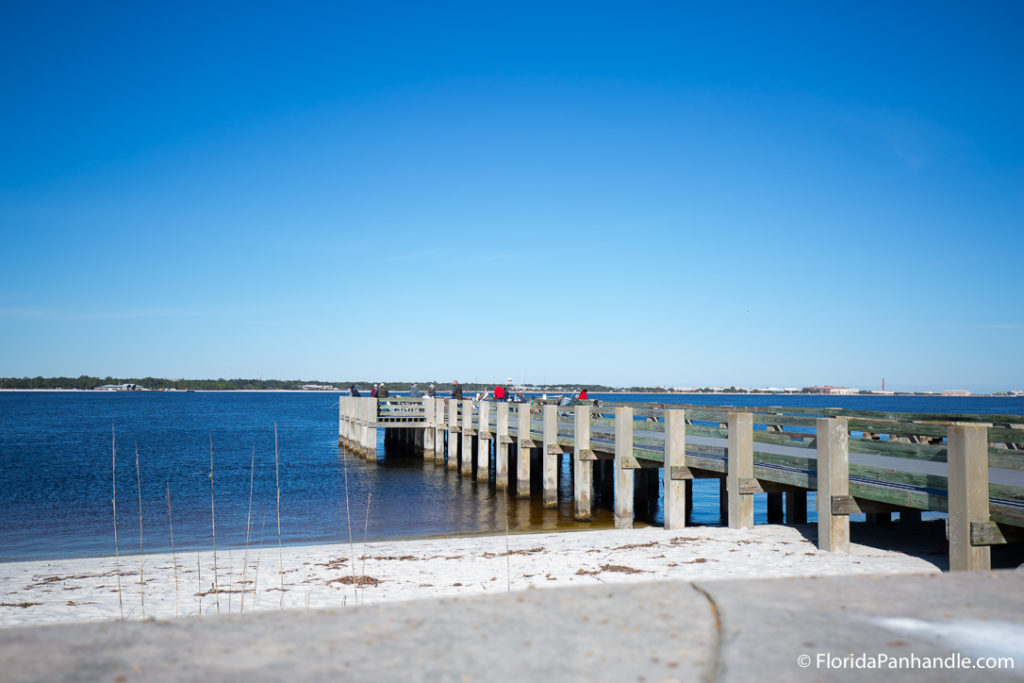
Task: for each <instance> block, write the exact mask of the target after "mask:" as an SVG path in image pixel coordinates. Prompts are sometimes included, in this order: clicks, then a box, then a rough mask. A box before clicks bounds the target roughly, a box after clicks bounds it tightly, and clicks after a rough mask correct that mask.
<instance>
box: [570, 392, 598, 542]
mask: <svg viewBox="0 0 1024 683" xmlns="http://www.w3.org/2000/svg"><path fill="white" fill-rule="evenodd" d="M573 419H574V420H575V422H574V424H573V450H572V516H573V519H575V520H576V521H577V522H589V521H590V519H591V518H592V516H593V509H592V507H591V496H592V493H593V488H594V453H593V451H591V450H590V406H576V414H575V415H574V416H573Z"/></svg>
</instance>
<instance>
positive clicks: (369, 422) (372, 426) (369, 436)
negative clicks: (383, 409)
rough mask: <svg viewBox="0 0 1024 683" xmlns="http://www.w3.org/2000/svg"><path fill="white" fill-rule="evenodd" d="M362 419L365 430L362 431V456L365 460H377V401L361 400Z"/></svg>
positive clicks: (370, 399)
mask: <svg viewBox="0 0 1024 683" xmlns="http://www.w3.org/2000/svg"><path fill="white" fill-rule="evenodd" d="M363 419H364V420H366V429H365V430H364V431H363V455H364V456H365V457H366V459H367V460H376V459H377V399H375V398H364V399H363Z"/></svg>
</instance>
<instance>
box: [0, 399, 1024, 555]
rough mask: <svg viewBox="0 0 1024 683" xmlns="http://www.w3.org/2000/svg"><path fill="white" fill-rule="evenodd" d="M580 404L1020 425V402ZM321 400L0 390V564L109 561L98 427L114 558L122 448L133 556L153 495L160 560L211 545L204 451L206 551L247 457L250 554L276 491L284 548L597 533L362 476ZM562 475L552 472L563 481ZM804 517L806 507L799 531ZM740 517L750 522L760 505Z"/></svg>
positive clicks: (705, 516)
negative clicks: (942, 415) (985, 416)
mask: <svg viewBox="0 0 1024 683" xmlns="http://www.w3.org/2000/svg"><path fill="white" fill-rule="evenodd" d="M596 397H598V398H602V399H607V400H620V401H621V400H630V401H654V402H665V403H695V404H704V405H730V404H739V405H792V406H812V407H813V406H818V407H820V406H826V407H842V408H861V409H870V410H892V411H898V410H902V411H910V412H985V413H991V412H994V413H1004V414H1021V415H1024V398H987V397H984V398H983V397H978V398H973V397H972V398H945V397H943V398H940V397H845V396H844V397H840V396H835V397H833V396H829V397H821V396H720V395H719V396H713V395H696V396H666V395H660V394H658V395H648V396H643V395H631V396H629V397H628V398H627V397H625V396H623V395H615V396H596ZM337 399H338V397H337V395H336V394H321V393H248V392H195V393H100V392H81V393H77V392H74V393H73V392H0V501H2V504H3V513H2V515H0V561H11V560H21V559H38V558H49V557H67V556H91V555H106V554H112V553H113V550H114V541H113V530H114V524H113V510H112V505H111V500H112V496H111V493H112V484H113V482H112V475H111V465H112V453H111V445H112V444H111V440H112V439H111V430H112V428H113V432H114V436H115V438H116V444H117V459H116V489H117V510H118V524H117V532H118V541H119V545H120V548H121V550H122V552H134V551H137V550H138V547H139V512H140V508H139V491H138V488H137V482H136V469H135V449H136V447H137V448H138V458H139V480H140V481H141V497H142V506H141V513H142V523H143V539H142V540H143V548H144V550H145V551H147V552H149V551H164V550H169V549H170V542H171V540H170V532H169V522H168V510H167V487H168V486H169V487H170V493H171V503H172V506H173V516H172V519H173V524H174V541H175V545H176V547H177V548H179V549H194V548H196V547H197V546H200V547H203V548H207V549H208V548H210V547H211V546H212V544H213V542H214V536H213V531H212V529H211V506H210V504H211V491H210V481H211V480H210V476H209V475H210V443H211V440H212V444H213V460H214V463H213V475H214V476H213V485H214V486H213V489H214V490H213V496H214V505H215V520H216V543H217V546H218V548H221V547H229V546H233V547H240V546H242V545H243V544H244V543H245V539H246V529H247V517H248V516H249V490H250V488H249V487H250V463H251V462H252V458H253V454H254V453H255V465H254V469H253V478H252V481H253V487H252V491H253V492H252V513H251V523H250V524H249V527H250V532H249V533H250V535H251V541H252V543H254V544H255V543H259V542H260V540H263V542H264V543H276V542H277V528H278V527H277V519H278V517H277V488H278V484H279V487H280V526H281V537H282V541H283V542H284V543H309V542H330V541H339V540H344V541H347V540H348V538H349V534H350V533H351V534H352V537H353V538H354V539H355V540H357V541H359V540H362V539H363V538H364V537H365V538H368V539H382V538H407V537H421V536H428V535H438V534H457V533H479V532H497V531H502V530H504V528H505V523H506V514H505V506H504V505H503V501H504V502H506V503H507V513H508V514H507V518H508V525H509V528H510V529H511V530H513V531H516V530H535V529H556V528H558V529H572V528H592V526H607V525H610V523H611V515H610V513H609V512H608V511H607V510H605V509H599V510H597V511H596V513H595V521H594V522H593V523H592V525H586V524H577V523H575V522H573V521H572V519H571V501H570V499H569V498H568V497H567V496H563V498H562V500H561V503H560V506H559V508H558V509H557V510H543V509H542V508H541V507H540V506H539V505H538V504H537V502H536V501H517V500H515V499H508V500H506V499H505V497H504V496H502V497H500V498H496V497H495V493H494V489H493V486H488V485H487V484H478V483H476V482H473V481H468V480H467V479H463V478H461V477H459V476H458V475H456V474H453V473H450V472H448V471H447V470H446V469H445V468H443V467H437V466H434V465H433V464H432V463H424V462H423V461H422V460H420V459H415V458H409V457H404V458H402V457H392V456H391V455H388V456H387V457H385V458H383V459H382V460H381V462H380V463H379V464H374V463H368V462H366V461H363V460H359V459H355V458H352V457H351V456H346V454H345V453H344V452H343V451H342V450H341V449H339V448H338V446H337V429H338V411H337ZM275 424H276V426H277V444H278V449H277V459H278V467H277V472H278V476H277V477H276V478H275V448H274V427H275ZM564 460H565V462H567V461H568V458H566V459H564ZM567 477H568V467H567V465H566V466H565V467H564V468H563V480H564V479H566V478H567ZM346 478H347V485H346ZM813 504H814V503H813V497H812V498H811V499H810V501H809V503H808V508H809V512H811V515H812V518H813ZM755 515H756V519H757V521H764V516H765V510H764V500H763V496H761V497H759V498H758V500H757V502H756V509H755ZM654 521H658V514H657V513H656V514H655V520H654ZM694 521H696V522H698V523H708V524H715V523H718V521H719V519H718V486H717V482H716V481H713V480H699V481H697V482H696V484H695V488H694Z"/></svg>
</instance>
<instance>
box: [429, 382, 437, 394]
mask: <svg viewBox="0 0 1024 683" xmlns="http://www.w3.org/2000/svg"><path fill="white" fill-rule="evenodd" d="M427 396H429V397H430V398H434V397H435V396H437V389H435V388H434V383H433V382H431V383H430V386H429V387H427Z"/></svg>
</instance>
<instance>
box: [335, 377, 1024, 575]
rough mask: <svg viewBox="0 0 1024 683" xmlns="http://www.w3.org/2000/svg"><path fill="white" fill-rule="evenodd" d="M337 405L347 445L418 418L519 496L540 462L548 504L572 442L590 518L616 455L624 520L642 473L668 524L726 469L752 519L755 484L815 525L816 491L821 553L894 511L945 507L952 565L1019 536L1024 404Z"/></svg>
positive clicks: (441, 441) (734, 507)
mask: <svg viewBox="0 0 1024 683" xmlns="http://www.w3.org/2000/svg"><path fill="white" fill-rule="evenodd" d="M340 410H341V420H340V435H339V436H340V442H341V443H342V444H344V445H346V446H348V447H350V448H352V449H354V450H356V451H357V452H360V453H364V454H372V455H375V454H376V444H377V437H376V430H377V429H378V428H383V429H412V430H422V432H417V433H418V434H419V436H417V437H416V438H417V439H419V445H420V447H421V448H422V449H423V451H424V453H425V455H426V456H428V457H433V459H434V460H435V462H439V463H444V462H447V465H448V467H449V468H451V469H458V470H459V471H460V472H461V473H462V474H464V475H466V476H473V475H474V473H475V476H476V477H477V478H478V479H481V480H488V479H489V478H490V477H492V476H493V477H494V479H495V483H496V485H497V486H498V487H499V488H505V487H506V486H510V485H512V484H513V482H514V485H515V489H516V493H517V495H520V496H529V495H530V490H529V480H530V466H531V459H534V460H537V461H538V464H539V465H540V466H541V467H542V468H543V477H542V479H543V482H544V484H543V495H544V503H545V505H548V506H555V505H557V500H558V491H557V486H558V466H559V458H560V457H561V456H562V455H563V454H566V453H568V454H570V455H571V456H572V458H573V477H574V481H573V500H574V513H575V515H576V517H577V518H578V519H588V518H589V517H590V504H591V503H590V499H591V491H590V489H591V487H592V481H593V479H592V473H593V463H594V462H595V461H612V464H611V472H612V476H613V490H614V492H615V495H614V498H615V502H614V508H615V519H616V526H630V525H632V519H633V495H632V493H633V487H634V485H635V484H634V473H635V472H637V471H640V472H641V473H643V474H646V471H652V470H653V471H654V472H652V474H654V475H657V476H660V478H661V480H662V482H663V487H662V488H663V491H664V493H663V496H664V505H663V509H664V514H665V523H666V526H667V527H669V528H674V527H678V526H681V525H683V524H684V523H685V517H686V511H685V505H686V502H685V501H686V495H685V486H686V482H687V481H688V480H691V479H694V478H716V479H719V480H720V482H721V489H720V490H721V491H722V501H723V505H722V512H723V517H725V518H727V520H728V524H729V526H732V527H745V526H751V525H753V494H755V493H767V494H768V517H769V521H776V522H781V521H782V519H783V514H782V512H783V510H782V500H783V495H785V502H786V515H785V516H786V520H787V521H788V522H791V523H792V522H801V521H803V522H805V521H806V505H807V501H806V494H807V492H808V491H816V493H817V497H816V505H817V513H818V543H819V546H820V547H822V548H823V549H826V550H833V551H840V552H848V550H849V515H850V514H855V513H866V514H868V515H881V516H888V515H889V514H891V513H892V512H894V511H896V512H899V513H900V518H901V520H904V519H910V520H914V519H920V513H921V512H922V511H938V512H946V513H948V514H949V521H948V535H949V543H950V566H951V568H952V569H976V568H984V567H987V566H988V565H989V564H990V555H989V547H990V546H991V545H995V544H1001V543H1007V542H1018V541H1021V540H1024V533H1022V532H1024V416H1015V415H959V414H957V415H935V414H905V413H882V412H873V411H856V410H837V409H811V408H791V407H763V406H758V407H743V406H696V405H693V406H691V405H675V404H662V405H656V404H630V403H602V404H600V405H597V406H593V405H577V406H555V405H544V404H541V403H504V402H497V403H495V402H491V401H483V402H480V401H470V400H462V401H459V400H452V399H443V398H437V399H431V398H416V399H411V398H404V397H403V398H387V399H379V400H378V399H362V398H347V397H343V398H342V399H341V409H340ZM491 442H494V444H496V447H495V449H494V451H495V459H494V462H495V464H494V471H493V472H492V471H490V467H491V465H490V451H491ZM446 454H447V458H446ZM474 454H475V457H474ZM531 454H533V456H534V457H533V458H531ZM512 464H514V465H515V469H514V470H510V465H512ZM659 468H660V471H657V470H659ZM646 479H647V482H648V485H649V484H650V482H652V481H653V482H654V483H655V484H657V481H658V479H657V478H651V477H647V478H646ZM641 485H643V484H641ZM655 490H657V486H655ZM620 491H621V494H620ZM655 495H657V494H655Z"/></svg>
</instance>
